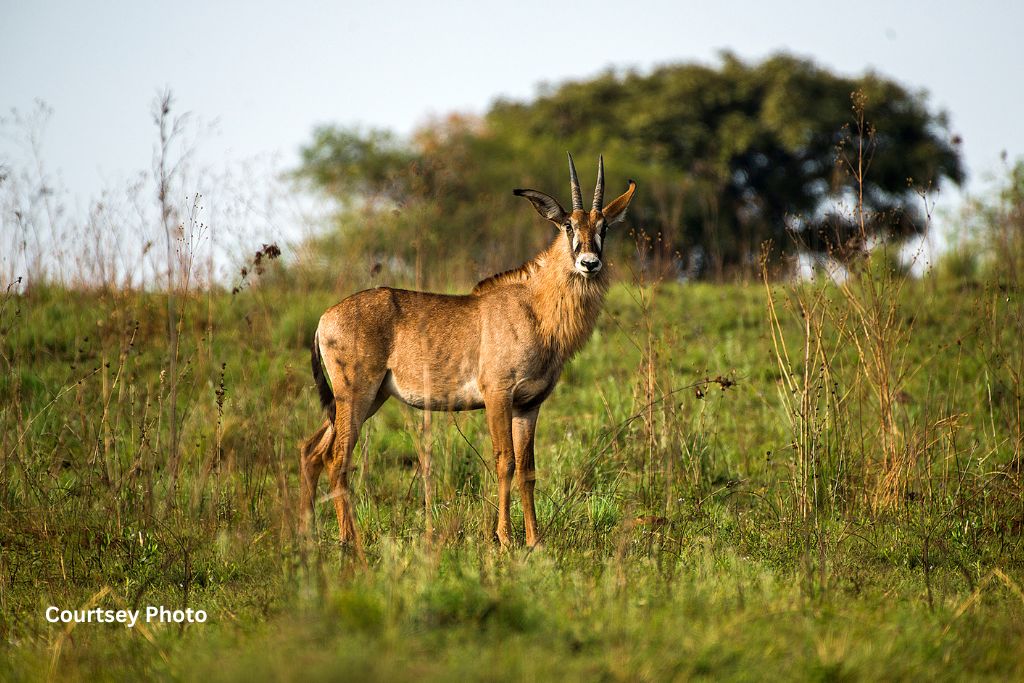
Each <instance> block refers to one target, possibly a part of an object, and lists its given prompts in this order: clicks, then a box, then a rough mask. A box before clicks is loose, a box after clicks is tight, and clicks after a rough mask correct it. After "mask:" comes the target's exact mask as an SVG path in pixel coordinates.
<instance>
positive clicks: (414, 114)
mask: <svg viewBox="0 0 1024 683" xmlns="http://www.w3.org/2000/svg"><path fill="white" fill-rule="evenodd" d="M0 8H2V9H0V113H3V114H6V113H8V112H9V111H10V109H11V108H12V107H16V108H18V109H20V110H22V111H26V110H29V109H31V107H32V103H33V101H34V99H35V98H41V99H43V100H45V101H46V102H47V103H48V104H50V105H51V106H52V107H53V108H54V110H55V112H54V115H53V118H52V121H51V124H50V127H49V130H48V133H47V137H46V148H45V150H44V153H45V159H46V161H47V164H48V166H49V167H50V168H51V169H53V170H59V171H60V172H61V176H62V179H63V181H64V183H65V185H66V186H67V188H68V189H69V190H70V191H71V193H72V194H73V195H74V196H77V197H79V199H82V198H83V197H84V199H86V200H87V199H88V198H89V197H91V196H93V195H95V194H96V193H97V192H98V190H99V189H101V188H102V187H104V186H105V185H106V184H109V183H111V182H116V181H118V180H119V179H121V178H125V177H127V176H129V175H130V174H131V173H133V172H135V171H138V170H147V169H149V168H150V160H151V157H152V148H153V142H154V133H153V126H152V122H151V119H150V115H149V110H150V105H151V101H152V99H153V97H154V95H155V93H156V92H157V91H159V90H160V89H162V88H164V87H170V88H171V89H173V91H174V93H175V94H176V97H177V105H178V111H190V112H193V114H194V115H195V116H196V117H197V118H199V119H201V120H205V121H213V120H216V121H217V122H218V124H217V129H218V130H219V133H218V134H216V135H213V136H208V137H207V138H205V139H204V140H203V141H202V144H201V149H200V155H199V156H200V158H201V159H202V160H204V162H209V163H218V162H221V161H233V160H239V159H247V158H251V157H254V156H256V155H263V154H268V153H270V154H278V155H280V158H281V160H282V165H283V166H284V167H288V166H291V165H293V164H294V163H295V161H296V160H297V158H298V157H297V150H298V148H299V146H300V145H301V144H302V143H304V142H306V141H307V140H308V139H309V138H310V133H311V131H312V128H313V126H314V125H316V124H318V123H325V122H334V123H339V124H364V125H371V126H379V127H387V128H391V129H393V130H396V131H398V132H400V133H407V132H409V131H410V130H412V129H413V128H414V127H415V126H416V125H417V124H418V123H421V122H423V121H424V120H425V119H426V118H427V117H428V116H430V115H436V114H443V113H446V112H450V111H453V110H458V111H468V112H475V113H481V112H483V111H485V110H486V108H487V106H488V105H489V103H491V102H492V101H493V100H494V99H495V98H496V97H499V96H508V97H513V98H528V97H530V96H531V95H533V94H534V93H536V88H537V85H538V84H539V83H541V82H555V83H557V82H559V81H562V80H565V79H580V78H586V77H589V76H592V75H594V74H596V73H598V72H600V71H601V70H602V69H605V68H607V67H609V66H614V67H635V68H639V69H640V70H646V69H650V68H651V67H653V66H655V65H659V64H664V63H671V62H680V61H693V60H696V61H701V62H705V63H714V62H715V60H716V55H717V54H718V52H719V51H720V50H722V49H728V50H732V51H734V52H735V53H737V54H738V55H739V56H740V57H743V58H748V59H758V58H762V57H765V56H767V55H769V54H770V53H772V52H774V51H776V50H788V51H790V52H792V53H794V54H797V55H800V56H806V57H812V58H814V59H815V60H817V61H818V63H820V64H821V65H824V66H826V67H829V68H832V69H835V70H837V71H839V72H841V73H844V74H858V73H861V72H863V71H864V70H865V69H867V68H874V69H876V70H878V71H879V72H881V73H882V74H884V75H886V76H888V77H891V78H894V79H896V80H898V81H900V82H902V83H903V84H905V85H907V86H909V87H910V88H912V89H925V90H927V91H928V92H929V93H930V99H929V102H930V104H931V105H932V107H933V108H934V107H940V108H944V109H946V110H948V112H949V114H950V117H951V121H952V128H953V131H954V132H956V133H959V134H960V135H961V136H962V137H963V151H964V154H965V160H966V162H967V168H968V171H969V173H970V182H971V187H972V188H975V189H976V188H978V187H980V186H979V185H978V182H979V181H980V180H983V179H984V177H985V175H986V173H991V172H992V171H997V170H998V169H999V168H1000V161H999V156H1000V152H1001V151H1003V150H1006V151H1007V152H1008V154H1009V156H1010V158H1011V159H1013V158H1016V157H1018V156H1021V155H1024V126H1022V125H1021V122H1020V119H1021V118H1022V115H1024V106H1022V105H1024V95H1022V92H1024V89H1022V88H1021V87H1020V78H1021V72H1022V70H1024V40H1022V39H1021V38H1020V31H1021V28H1022V27H1024V3H1018V2H1010V1H1006V2H991V1H990V2H986V1H980V2H973V3H940V2H935V1H934V0H932V1H930V2H917V1H914V2H899V1H894V0H888V1H886V2H878V1H874V0H867V1H862V2H856V3H851V2H848V1H846V2H826V1H823V0H818V1H814V2H788V3H771V2H763V1H762V2H702V3H691V2H623V1H622V0H617V1H616V2H603V1H593V2H588V3H583V4H568V3H553V2H516V3H512V2H505V3H487V2H449V3H440V2H438V3H426V2H358V3H357V2H350V1H346V2H333V3H328V2H312V1H307V0H292V1H291V2H287V3H284V2H281V3H261V2H212V1H207V2H194V1H192V0H175V1H173V2H166V1H165V2H149V1H146V0H134V1H131V2H47V1H44V0H33V1H23V2H15V1H14V0H0ZM5 145H6V146H5ZM10 152H11V148H10V146H9V143H7V142H4V141H0V156H2V155H3V154H4V153H10ZM561 154H563V152H562V150H557V151H556V153H553V156H554V157H556V158H559V159H561ZM501 189H502V190H504V188H501ZM949 199H950V197H947V198H946V201H948V200H949ZM943 203H945V202H943Z"/></svg>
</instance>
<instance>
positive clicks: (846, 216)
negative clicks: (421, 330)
mask: <svg viewBox="0 0 1024 683" xmlns="http://www.w3.org/2000/svg"><path fill="white" fill-rule="evenodd" d="M854 91H860V92H861V93H862V94H863V96H864V98H866V102H867V104H866V116H867V121H868V124H869V125H868V126H867V127H866V129H863V130H862V129H860V128H859V127H856V119H855V117H854V115H853V112H851V106H850V105H851V93H853V92H854ZM851 126H853V128H852V130H851ZM869 135H870V138H871V139H870V145H868V146H867V147H866V148H867V149H869V155H870V156H869V158H867V159H866V161H869V162H870V165H869V168H868V173H867V175H866V180H865V185H864V203H865V209H866V210H867V211H868V212H870V215H871V216H872V217H873V218H872V220H871V221H870V222H869V223H868V225H867V228H868V230H869V231H870V232H871V235H872V236H875V235H877V236H884V237H888V238H893V239H900V238H904V237H906V236H909V235H911V234H915V233H919V232H921V231H922V230H924V229H925V227H926V226H925V223H924V221H923V220H922V219H921V217H920V216H919V215H918V212H917V210H916V203H915V200H916V199H917V196H916V192H915V186H916V187H921V186H929V187H930V188H932V189H937V188H938V187H939V186H940V185H941V184H942V183H943V182H944V181H946V180H952V181H953V182H955V183H960V182H962V180H963V178H964V171H963V167H962V164H961V160H960V155H959V151H958V149H957V147H956V142H955V139H954V138H952V136H951V135H950V134H949V132H948V121H947V118H946V115H945V114H944V113H942V112H938V113H935V112H932V111H931V110H930V109H929V108H928V106H927V104H926V97H925V95H924V93H913V92H910V91H908V90H907V89H905V88H904V87H902V86H901V85H899V84H897V83H894V82H892V81H890V80H887V79H885V78H882V77H880V76H878V75H877V74H873V73H868V74H867V75H865V76H863V77H861V78H847V77H843V76H839V75H836V74H834V73H831V72H830V71H828V70H826V69H823V68H821V67H818V66H817V65H815V64H814V63H813V62H811V61H809V60H805V59H799V58H796V57H793V56H789V55H785V54H780V55H776V56H773V57H771V58H769V59H767V60H765V61H763V62H760V63H757V64H748V63H745V62H742V61H740V60H739V59H737V58H736V57H735V56H733V55H731V54H728V53H726V54H724V55H723V56H722V61H721V64H720V65H719V66H718V67H714V68H713V67H709V66H703V65H694V64H681V65H673V66H665V67H661V68H658V69H656V70H654V71H653V72H651V73H648V74H641V73H638V72H633V71H626V72H617V71H608V72H605V73H603V74H601V75H599V76H597V77H596V78H593V79H590V80H586V81H580V82H569V83H564V84H562V85H560V86H557V87H554V88H551V87H547V88H544V89H542V92H541V93H540V95H539V96H538V97H537V98H536V99H535V100H533V101H531V102H512V101H506V100H501V101H498V102H497V103H495V104H494V105H493V106H492V107H491V109H490V111H489V112H487V114H486V115H485V116H484V117H483V118H482V119H481V120H474V119H469V118H466V117H459V116H452V117H448V118H447V119H442V120H438V121H434V122H431V123H429V124H428V125H426V126H424V127H423V128H422V129H421V130H420V131H418V132H417V133H416V134H415V135H414V136H413V138H412V139H411V140H410V141H409V143H408V144H407V145H404V146H402V145H399V144H397V142H396V141H395V140H394V138H392V137H389V136H387V135H386V134H382V133H379V132H371V133H370V134H360V133H358V132H353V131H345V130H337V129H319V130H318V131H317V132H316V134H315V136H314V140H313V142H312V143H311V145H310V146H308V147H307V148H306V149H304V150H303V166H302V168H301V169H300V171H299V173H300V175H302V176H305V177H307V178H310V179H312V180H313V181H314V183H315V184H316V185H318V186H319V187H321V188H323V189H325V190H327V191H328V192H330V193H331V194H334V195H336V196H339V197H342V198H350V197H352V196H356V195H367V194H370V195H384V196H387V197H389V198H390V199H392V200H393V201H394V202H395V203H396V204H397V205H398V207H397V208H398V210H399V211H400V213H401V212H408V211H410V210H412V209H413V208H416V212H415V213H417V214H418V217H417V219H430V218H431V216H429V215H428V214H431V213H433V214H434V215H433V220H431V221H430V222H429V223H428V224H426V225H424V226H423V227H424V229H426V230H427V231H428V232H429V233H430V234H431V235H432V239H434V241H435V243H436V244H438V245H441V244H443V245H445V247H446V249H449V248H450V247H451V246H452V245H453V244H456V245H458V247H459V249H457V250H456V251H457V252H458V253H451V252H450V251H449V252H448V253H447V254H432V255H431V257H432V258H438V257H442V256H445V255H448V256H454V257H455V258H459V259H462V260H470V261H472V262H474V263H475V264H476V265H477V267H478V269H479V270H481V271H485V270H488V269H489V268H493V267H495V266H496V265H498V266H500V265H506V264H510V263H511V261H512V260H513V259H519V258H522V257H524V256H525V255H526V252H528V251H529V250H531V249H533V248H535V247H536V246H537V244H538V243H539V242H542V241H544V240H546V239H547V238H548V236H547V235H546V234H544V235H541V234H540V233H541V232H542V229H541V228H540V227H539V226H536V225H533V224H532V221H531V219H530V216H529V214H528V213H527V212H521V211H518V210H517V209H516V207H515V204H514V203H513V200H512V199H511V197H508V196H506V193H505V192H504V189H506V188H508V189H511V188H512V187H523V186H535V187H537V188H538V189H544V190H545V191H548V192H555V193H557V194H565V189H566V186H567V182H566V178H565V175H566V174H565V171H564V169H563V166H564V162H563V159H564V150H566V149H570V150H572V151H573V154H574V155H575V156H576V158H577V160H579V162H580V167H581V173H583V175H584V177H586V175H587V174H586V172H585V170H584V169H585V167H586V163H585V162H582V160H585V159H588V158H590V157H592V158H594V159H596V157H597V155H598V154H600V153H603V154H604V155H605V159H606V161H607V165H608V170H609V174H610V175H609V187H613V188H614V187H617V186H618V185H623V186H624V184H625V180H626V178H627V177H633V178H636V179H637V181H638V182H639V184H640V188H639V191H638V195H637V201H635V202H634V208H633V209H631V216H632V224H633V225H636V226H638V227H639V228H640V229H641V230H643V231H645V232H646V233H647V234H648V236H649V237H650V238H651V243H652V244H654V245H655V249H654V252H653V256H654V260H655V265H656V266H657V267H659V268H668V267H674V268H676V269H679V270H681V271H682V270H685V271H686V272H687V273H688V274H690V275H692V276H704V277H707V276H712V277H719V278H721V277H724V276H725V275H727V274H729V273H735V272H745V271H749V270H750V269H751V268H752V267H754V266H755V265H756V257H757V254H758V253H759V249H760V245H761V243H762V242H764V241H766V240H772V241H773V243H774V244H775V245H776V248H777V249H778V248H782V247H785V246H786V245H787V244H790V243H791V241H792V240H791V238H796V241H797V242H798V243H799V244H800V245H801V247H800V248H801V249H805V250H809V251H813V252H818V253H819V254H821V253H824V252H826V251H827V252H829V253H831V254H832V255H833V256H837V257H839V258H842V257H844V256H845V255H846V254H847V251H848V250H847V249H846V247H847V246H848V244H849V241H850V240H849V238H850V236H851V234H853V232H854V231H853V230H852V228H853V225H854V223H853V219H854V216H853V212H852V211H849V210H846V211H844V210H842V209H837V208H836V203H837V201H838V200H842V199H849V198H850V197H851V196H852V193H853V192H854V184H853V183H852V181H851V179H850V177H849V176H848V174H847V173H844V172H843V167H842V165H837V163H836V162H837V158H838V157H839V156H841V154H842V153H843V152H844V150H843V149H842V146H843V145H844V144H847V145H849V143H851V142H853V143H854V146H856V143H858V142H859V141H860V137H861V136H864V137H865V138H866V137H868V136H869ZM845 153H847V154H849V147H847V148H846V149H845ZM909 179H913V180H912V181H911V182H908V180H909ZM499 190H500V192H499ZM918 201H919V200H918ZM428 204H429V205H431V206H432V207H433V208H432V209H428V208H427V205H428ZM424 212H425V213H424ZM435 212H436V213H435ZM362 219H365V216H363V217H362ZM394 236H395V235H392V238H393V237H394ZM407 241H408V242H409V243H412V241H413V240H412V239H411V238H410V239H409V240H407ZM862 241H863V240H862ZM390 242H391V243H390V246H391V247H393V246H394V242H393V239H392V240H390ZM417 243H418V244H419V245H420V247H421V248H422V247H423V245H424V242H423V240H420V241H419V242H417ZM510 243H511V244H512V245H513V247H512V248H510V247H509V244H510ZM620 244H621V242H620ZM381 246H383V245H381ZM498 254H504V257H501V256H496V255H498ZM495 261H497V263H494V262H495ZM467 274H468V273H467Z"/></svg>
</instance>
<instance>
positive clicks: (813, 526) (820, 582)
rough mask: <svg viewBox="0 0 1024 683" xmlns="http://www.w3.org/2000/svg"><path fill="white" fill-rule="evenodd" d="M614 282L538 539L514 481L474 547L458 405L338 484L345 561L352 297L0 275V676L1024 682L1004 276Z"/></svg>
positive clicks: (542, 455) (403, 421)
mask: <svg viewBox="0 0 1024 683" xmlns="http://www.w3.org/2000/svg"><path fill="white" fill-rule="evenodd" d="M627 271H628V269H627V268H622V269H621V270H620V273H619V274H620V281H619V282H618V283H617V284H616V285H615V286H614V287H613V288H612V290H611V292H610V295H609V298H608V302H607V304H606V307H605V310H604V312H603V313H602V315H601V318H600V320H599V323H598V327H597V331H596V332H595V334H594V337H593V338H592V339H591V340H590V342H589V344H588V345H587V346H586V347H585V348H584V350H583V351H582V352H581V353H580V354H579V355H578V356H577V357H576V359H575V360H574V361H573V362H572V363H571V364H570V365H569V366H568V368H567V369H566V371H565V372H564V374H563V376H562V380H561V382H560V384H559V385H558V387H557V389H556V390H555V392H554V394H553V395H552V397H551V398H550V399H549V400H548V401H547V402H546V403H545V404H544V407H543V409H542V410H541V415H540V425H539V428H538V437H537V438H538V444H537V466H538V486H537V505H538V517H539V522H540V527H541V537H542V544H543V545H542V547H540V548H538V549H535V550H528V549H526V548H525V547H523V546H522V537H521V535H522V514H521V510H520V508H519V504H518V496H517V495H516V496H515V497H514V501H515V502H514V503H513V524H514V528H515V529H516V533H517V534H519V545H518V546H517V547H514V548H512V549H511V550H508V551H504V550H501V549H500V548H499V546H498V545H497V543H496V542H495V540H494V536H493V528H494V520H495V507H494V504H495V498H494V497H495V487H496V484H495V477H494V463H493V461H492V458H491V453H490V442H489V439H488V437H487V431H486V426H485V424H484V421H483V414H482V413H458V414H445V413H435V414H433V416H432V420H431V422H430V424H429V426H426V427H425V425H424V422H423V417H422V416H423V414H422V413H420V412H418V411H414V410H412V409H409V408H406V407H404V406H400V405H398V404H397V402H395V401H390V402H389V403H388V404H386V405H385V407H384V408H383V409H382V410H381V412H380V413H378V415H377V416H376V417H374V418H373V419H371V420H370V421H369V422H368V423H367V425H366V427H365V428H364V431H363V433H362V438H361V441H360V443H359V445H358V446H357V451H356V453H357V455H356V469H355V471H354V472H353V473H352V486H353V490H354V492H355V496H356V507H357V516H358V523H359V526H360V531H361V537H362V545H363V550H364V552H365V562H364V561H363V560H362V559H361V558H359V557H358V556H357V555H356V554H355V553H354V552H351V551H343V550H342V549H341V548H340V547H339V544H338V542H337V522H336V519H335V517H334V514H333V510H332V506H331V503H330V501H329V500H326V499H323V498H322V499H321V500H320V502H319V503H318V504H317V527H316V538H315V539H314V541H313V542H312V543H310V542H306V541H304V540H303V539H302V537H301V536H300V535H299V534H298V533H297V527H298V517H297V502H298V491H299V481H298V457H297V456H298V444H299V442H300V441H301V439H303V438H305V437H306V436H308V435H309V434H310V433H312V432H313V431H314V429H315V428H316V427H317V425H318V424H319V423H320V420H321V412H320V408H319V404H318V400H317V396H316V390H315V388H314V386H313V383H312V380H311V377H310V372H309V353H308V345H309V342H310V338H311V335H312V332H313V330H314V329H315V327H316V321H317V319H318V318H319V315H320V313H321V312H322V311H323V310H324V309H325V308H326V307H327V306H329V305H331V304H333V303H335V302H336V301H337V300H339V299H340V298H341V297H342V296H344V295H346V294H348V293H351V292H352V291H354V288H351V287H349V288H347V289H346V288H345V287H344V286H339V287H329V286H311V285H309V284H308V283H303V282H301V281H300V279H299V278H297V277H296V276H294V274H293V273H292V272H291V271H290V270H289V268H288V267H287V266H283V267H278V266H275V268H274V269H273V270H271V271H269V272H268V273H267V276H266V277H263V278H260V279H258V280H255V281H254V282H253V283H252V284H251V285H249V286H245V287H242V288H241V289H240V290H239V291H237V292H235V293H231V292H230V291H226V290H222V289H219V288H216V287H215V288H212V289H209V290H202V289H194V290H192V291H187V292H179V293H178V294H177V295H176V296H175V297H173V298H172V300H171V302H170V306H169V303H168V297H167V296H166V295H164V294H161V293H156V292H153V293H146V292H137V291H125V290H106V291H95V292H86V291H80V290H68V289H63V288H58V287H53V286H44V285H37V286H32V287H29V288H28V289H27V290H25V291H24V292H23V293H20V294H15V293H13V291H12V292H9V293H8V294H7V295H6V296H5V297H4V298H3V300H2V303H0V364H2V369H3V371H2V373H0V395H2V397H3V398H2V401H0V455H2V457H3V460H2V463H0V467H2V470H0V471H2V475H0V545H2V551H0V635H2V638H0V642H2V644H0V679H3V680H42V679H48V678H60V679H63V680H93V679H109V678H115V677H117V678H123V677H128V676H130V677H138V678H152V677H155V678H162V679H174V680H188V679H204V680H234V679H242V678H244V679H251V678H257V679H262V678H268V679H269V678H280V679H285V680H306V679H311V678H312V679H342V680H366V679H374V680H378V679H379V680H424V679H426V680H463V679H484V680H552V679H555V680H559V679H570V680H666V679H689V678H702V677H706V678H715V679H718V678H728V679H738V680H764V679H798V680H806V679H814V680H819V679H820V680H840V679H841V680H847V679H848V680H878V679H885V680H891V679H905V678H911V679H918V680H932V679H942V680H956V679H965V678H966V679H993V680H1008V679H1020V678H1022V677H1024V550H1022V548H1021V531H1022V526H1024V479H1022V476H1024V474H1022V471H1021V468H1022V460H1021V458H1022V455H1021V447H1022V444H1024V413H1022V394H1021V380H1022V374H1024V303H1022V299H1021V292H1020V289H1019V287H1018V286H1017V285H1015V284H1013V283H1012V282H1010V281H1007V280H1006V279H1005V278H999V277H981V276H977V277H976V276H962V275H958V274H956V273H952V274H950V273H949V272H941V273H931V274H929V275H927V276H925V277H923V278H920V279H916V278H911V277H908V276H906V275H905V274H903V273H902V272H897V271H896V270H893V269H892V268H891V264H889V263H887V262H882V261H881V260H880V262H879V263H869V264H866V265H865V267H864V268H863V269H861V270H856V271H854V273H853V276H852V277H850V278H848V279H846V280H844V281H841V282H840V283H839V284H836V283H833V282H831V281H828V280H827V278H818V279H816V280H814V281H804V282H793V281H789V280H787V279H785V278H777V279H771V280H770V281H769V282H768V284H765V283H763V282H758V281H757V280H756V279H755V280H753V281H751V282H748V283H746V284H732V285H728V284H725V285H712V284H679V283H675V282H643V281H638V278H635V277H633V278H631V277H630V276H629V273H628V272H627ZM1013 282H1015V280H1014V281H1013ZM169 310H171V311H172V313H173V316H174V319H175V320H176V321H177V322H178V324H177V330H178V334H177V335H171V334H169V333H168V326H167V316H168V311H169ZM172 337H176V341H175V339H173V338H172ZM173 348H176V353H174V354H173V355H174V356H176V358H177V361H176V365H175V367H174V369H173V372H172V371H171V369H170V368H169V365H168V358H169V350H170V349H173ZM172 403H173V404H174V407H173V410H172V406H171V404H172ZM172 416H173V417H172ZM172 419H173V422H174V424H175V425H180V427H175V428H173V429H172V427H171V425H170V424H169V422H170V421H171V420H172ZM427 457H429V459H430V461H431V473H432V475H431V476H432V480H433V489H434V495H433V502H432V506H431V509H430V510H429V526H430V527H432V529H433V533H432V536H431V537H427V536H426V534H425V529H426V528H427V527H428V519H427V517H426V515H427V512H426V511H425V510H424V506H423V481H422V477H421V466H420V463H421V462H423V460H424V459H425V458H427ZM324 493H325V489H324V487H323V484H322V485H321V489H320V495H321V496H323V495H324ZM51 605H53V606H59V607H61V608H62V609H88V608H90V607H96V606H101V607H105V608H108V609H122V608H129V609H139V608H140V607H141V608H143V609H144V608H145V606H148V605H164V606H167V607H168V608H172V609H186V608H192V609H202V610H204V611H205V612H207V614H208V615H209V616H208V620H207V622H206V623H204V624H189V625H174V624H150V625H140V626H137V627H136V628H133V629H127V628H125V627H124V626H123V625H121V624H53V623H48V622H47V620H46V618H45V616H44V614H45V611H46V609H47V607H49V606H51Z"/></svg>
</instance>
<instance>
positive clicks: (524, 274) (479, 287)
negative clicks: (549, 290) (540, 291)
mask: <svg viewBox="0 0 1024 683" xmlns="http://www.w3.org/2000/svg"><path fill="white" fill-rule="evenodd" d="M537 267H538V264H537V259H532V260H530V261H527V262H526V263H524V264H523V265H521V266H519V267H518V268H513V269H511V270H506V271H504V272H501V273H498V274H497V275H492V276H490V277H487V278H484V279H483V280H481V281H480V282H478V283H476V286H475V287H473V294H474V295H476V294H482V293H484V292H486V291H488V290H491V289H494V288H495V287H500V286H501V285H506V284H513V283H516V282H526V281H527V280H529V279H530V277H531V276H532V275H533V274H534V273H535V272H536V271H537Z"/></svg>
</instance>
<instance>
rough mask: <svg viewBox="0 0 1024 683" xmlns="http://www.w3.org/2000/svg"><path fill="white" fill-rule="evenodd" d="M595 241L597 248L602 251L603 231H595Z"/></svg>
mask: <svg viewBox="0 0 1024 683" xmlns="http://www.w3.org/2000/svg"><path fill="white" fill-rule="evenodd" d="M594 242H596V243H597V250H598V251H601V233H599V232H595V233H594Z"/></svg>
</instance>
